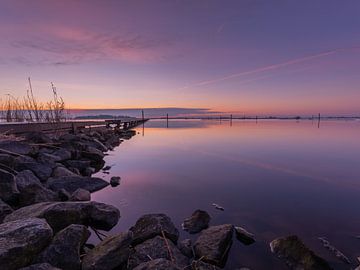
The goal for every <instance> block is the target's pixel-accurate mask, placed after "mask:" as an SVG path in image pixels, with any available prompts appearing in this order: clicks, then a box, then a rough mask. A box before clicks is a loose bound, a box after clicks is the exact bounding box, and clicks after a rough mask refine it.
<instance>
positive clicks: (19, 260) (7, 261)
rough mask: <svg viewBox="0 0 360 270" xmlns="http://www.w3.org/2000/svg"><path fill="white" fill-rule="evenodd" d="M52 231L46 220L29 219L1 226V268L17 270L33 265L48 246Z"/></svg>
mask: <svg viewBox="0 0 360 270" xmlns="http://www.w3.org/2000/svg"><path fill="white" fill-rule="evenodd" d="M52 234H53V232H52V230H51V228H50V226H49V225H48V224H47V223H46V221H45V220H44V219H38V218H28V219H21V220H16V221H12V222H6V223H3V224H0V266H1V269H7V270H15V269H19V268H21V267H23V266H26V265H28V264H30V263H31V261H32V260H33V259H34V257H35V256H36V255H37V254H38V253H39V252H40V251H41V250H42V249H43V248H44V247H46V246H47V245H48V243H49V242H50V241H51V238H52Z"/></svg>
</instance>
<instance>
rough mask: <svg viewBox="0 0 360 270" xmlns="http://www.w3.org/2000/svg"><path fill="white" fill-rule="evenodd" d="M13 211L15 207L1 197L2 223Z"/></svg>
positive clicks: (0, 213)
mask: <svg viewBox="0 0 360 270" xmlns="http://www.w3.org/2000/svg"><path fill="white" fill-rule="evenodd" d="M12 212H13V209H12V208H11V207H10V206H9V205H8V204H6V203H4V202H3V201H2V200H1V199H0V223H2V222H3V220H4V218H5V217H6V216H7V215H9V214H11V213H12Z"/></svg>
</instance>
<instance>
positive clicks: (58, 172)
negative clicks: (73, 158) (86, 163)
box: [51, 166, 78, 177]
mask: <svg viewBox="0 0 360 270" xmlns="http://www.w3.org/2000/svg"><path fill="white" fill-rule="evenodd" d="M51 176H52V177H61V176H78V175H77V174H76V173H74V172H72V171H70V170H69V169H67V168H65V167H62V166H58V167H56V168H55V169H54V170H53V172H52V175H51Z"/></svg>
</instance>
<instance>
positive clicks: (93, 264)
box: [82, 232, 132, 270]
mask: <svg viewBox="0 0 360 270" xmlns="http://www.w3.org/2000/svg"><path fill="white" fill-rule="evenodd" d="M131 242H132V233H131V232H124V233H119V234H116V235H113V236H109V237H107V238H105V239H104V240H103V241H102V242H101V243H100V244H98V245H97V246H96V247H95V248H93V249H92V250H90V251H89V252H88V253H87V254H86V256H85V257H84V259H83V263H82V270H111V269H121V266H123V265H124V264H126V263H127V260H128V258H129V253H130V245H131Z"/></svg>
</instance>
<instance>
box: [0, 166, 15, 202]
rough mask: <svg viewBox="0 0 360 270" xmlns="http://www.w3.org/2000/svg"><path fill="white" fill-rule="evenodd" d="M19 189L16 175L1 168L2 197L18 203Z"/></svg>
mask: <svg viewBox="0 0 360 270" xmlns="http://www.w3.org/2000/svg"><path fill="white" fill-rule="evenodd" d="M18 197H19V190H18V189H17V186H16V181H15V176H14V175H13V174H11V173H8V172H7V171H5V170H2V169H0V199H2V200H3V201H4V202H7V203H10V204H11V203H16V202H17V200H18Z"/></svg>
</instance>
